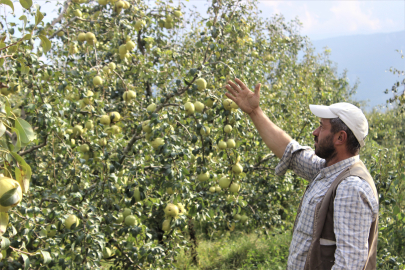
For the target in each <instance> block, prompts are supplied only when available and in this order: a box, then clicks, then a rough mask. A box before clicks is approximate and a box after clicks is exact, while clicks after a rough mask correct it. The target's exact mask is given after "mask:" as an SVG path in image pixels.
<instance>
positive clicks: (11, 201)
mask: <svg viewBox="0 0 405 270" xmlns="http://www.w3.org/2000/svg"><path fill="white" fill-rule="evenodd" d="M17 190H18V187H16V188H13V189H10V190H9V191H7V192H6V193H4V194H3V196H1V198H0V205H1V206H3V207H7V206H12V205H15V204H17V203H18V202H19V201H20V200H21V198H20V195H19V194H18V191H17Z"/></svg>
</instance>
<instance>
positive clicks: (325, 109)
mask: <svg viewBox="0 0 405 270" xmlns="http://www.w3.org/2000/svg"><path fill="white" fill-rule="evenodd" d="M309 109H310V110H311V112H312V113H313V114H315V115H316V116H318V117H320V118H337V117H338V116H337V115H336V114H334V113H333V112H332V111H331V110H330V109H329V106H325V105H312V104H311V105H309Z"/></svg>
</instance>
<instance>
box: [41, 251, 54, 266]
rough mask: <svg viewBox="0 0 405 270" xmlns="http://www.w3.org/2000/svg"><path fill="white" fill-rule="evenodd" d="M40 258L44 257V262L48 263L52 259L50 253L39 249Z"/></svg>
mask: <svg viewBox="0 0 405 270" xmlns="http://www.w3.org/2000/svg"><path fill="white" fill-rule="evenodd" d="M41 254H42V258H43V259H44V264H48V263H50V262H51V261H52V257H51V254H50V253H49V252H48V251H43V250H41Z"/></svg>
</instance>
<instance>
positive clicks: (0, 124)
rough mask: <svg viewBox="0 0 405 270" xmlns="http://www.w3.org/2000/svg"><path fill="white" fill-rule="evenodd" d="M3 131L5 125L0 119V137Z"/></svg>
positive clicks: (4, 131) (4, 130)
mask: <svg viewBox="0 0 405 270" xmlns="http://www.w3.org/2000/svg"><path fill="white" fill-rule="evenodd" d="M4 133H6V126H4V124H3V122H1V121H0V137H1V136H3V135H4Z"/></svg>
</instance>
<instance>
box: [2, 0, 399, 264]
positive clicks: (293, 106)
mask: <svg viewBox="0 0 405 270" xmlns="http://www.w3.org/2000/svg"><path fill="white" fill-rule="evenodd" d="M20 2H21V5H22V6H23V7H24V8H25V15H24V16H22V17H21V18H19V19H20V20H21V21H22V24H23V25H24V27H22V28H21V27H19V26H18V25H16V24H14V23H10V22H8V21H7V20H6V19H5V17H2V21H1V22H2V25H4V26H6V25H7V27H4V28H0V53H1V55H0V57H1V58H0V66H1V67H0V68H1V73H0V87H1V97H0V99H1V111H0V116H1V124H0V136H1V151H0V152H1V153H0V157H1V160H0V161H1V165H0V166H1V168H0V169H1V173H2V176H1V178H0V235H1V250H2V251H1V253H0V254H1V255H0V268H2V269H3V268H4V269H18V268H23V269H66V268H67V269H99V268H100V267H108V269H157V268H160V269H166V268H175V265H174V263H175V262H176V256H177V255H178V254H179V252H180V251H182V250H186V251H187V252H189V254H191V256H192V258H193V261H194V262H195V263H196V264H198V253H197V247H198V239H197V235H196V227H197V226H198V227H199V228H200V229H201V231H203V232H204V233H205V234H207V235H213V236H215V237H221V235H223V234H224V233H225V232H231V233H232V232H234V231H246V232H248V231H260V232H261V233H263V234H268V233H269V232H271V231H272V230H273V229H274V228H281V229H282V230H290V229H291V227H292V223H293V221H294V217H295V214H296V211H297V207H298V204H299V200H300V198H301V196H302V194H303V191H304V190H305V186H306V182H305V180H303V179H301V178H299V177H298V176H296V175H295V174H294V173H292V172H288V173H287V174H286V175H285V176H283V177H276V176H275V175H274V168H275V166H276V165H277V163H278V159H277V158H276V157H275V156H274V155H273V154H272V153H270V151H269V150H268V148H267V147H266V145H265V144H264V143H263V142H262V140H261V138H260V136H259V135H258V133H257V132H256V130H255V128H254V126H253V124H252V123H251V122H250V120H249V118H248V116H247V115H244V114H243V113H242V112H241V111H240V110H239V109H238V107H237V105H236V104H235V103H234V102H232V101H231V100H230V99H227V98H226V96H225V91H226V89H225V88H224V86H225V85H226V84H227V81H228V80H230V79H233V78H235V77H237V78H240V79H241V80H243V81H245V82H246V83H247V84H248V85H249V87H251V88H252V87H253V85H254V84H255V83H257V82H261V83H262V90H261V107H262V108H263V110H264V111H265V113H266V114H267V115H268V116H269V117H270V118H271V119H272V120H273V121H274V122H275V123H276V124H277V125H279V126H280V127H281V128H283V129H284V130H286V131H287V132H288V133H289V134H290V135H291V136H292V137H293V138H294V139H296V140H297V141H299V142H300V143H303V144H307V145H310V146H312V144H313V137H312V130H313V129H314V128H315V126H316V125H317V122H318V120H317V118H316V117H314V116H313V115H312V114H311V113H310V111H309V109H308V105H309V104H324V105H329V104H332V103H335V102H342V101H348V100H350V97H351V94H352V93H353V91H354V89H353V88H351V86H350V85H349V83H348V81H347V79H346V76H345V74H341V75H339V74H338V73H337V71H336V69H335V67H334V64H333V63H332V62H331V61H330V60H328V55H327V54H323V55H315V54H314V52H313V48H312V47H311V43H310V41H309V40H308V39H307V38H306V37H304V36H301V35H300V33H299V30H300V23H299V22H298V21H291V22H286V21H285V20H284V19H283V17H281V16H275V17H272V18H270V19H263V18H262V17H261V16H259V12H260V11H259V10H257V8H256V5H255V3H254V2H244V1H243V2H242V1H234V0H213V1H212V2H209V3H207V10H206V12H205V15H204V16H202V15H200V14H199V13H198V12H197V11H195V10H192V9H191V10H187V9H186V8H185V7H184V6H183V5H182V4H181V3H180V4H174V3H171V2H164V1H156V2H155V3H153V4H151V3H150V2H143V1H123V0H119V1H114V0H111V1H109V0H98V2H95V1H90V2H87V1H82V0H73V1H71V2H69V1H68V2H66V3H65V4H64V6H63V7H61V8H60V10H59V16H58V18H57V19H56V20H54V21H53V22H52V24H45V23H44V22H43V18H44V14H43V13H41V11H40V9H39V6H37V5H33V4H32V2H31V1H27V0H24V1H23V0H20ZM0 3H1V6H4V8H5V9H6V10H7V11H8V12H10V14H11V12H12V11H13V10H14V6H13V3H12V2H11V1H9V0H1V2H0ZM10 16H11V15H10ZM398 113H400V112H398ZM378 115H379V114H378V113H375V114H373V115H372V116H370V117H371V118H372V119H371V120H370V122H372V121H374V119H376V121H380V122H381V121H383V122H384V121H385V119H384V117H382V116H381V117H378ZM380 115H381V114H380ZM381 119H383V120H381ZM399 119H402V118H400V117H397V118H396V119H395V120H393V121H400V120H399ZM376 123H377V122H376ZM392 125H393V126H394V127H395V126H398V125H399V124H398V123H392ZM383 131H384V129H381V125H378V124H376V125H375V126H372V125H371V128H370V136H369V137H370V138H369V139H368V144H367V145H368V146H367V147H366V149H365V151H364V153H363V155H364V156H363V157H364V158H365V162H366V165H367V166H369V167H371V172H372V173H373V177H374V179H375V181H376V183H377V187H378V188H379V192H380V193H381V194H383V196H384V198H380V200H381V202H384V201H386V200H389V202H388V203H386V204H385V203H382V204H383V206H382V208H383V210H384V209H385V211H383V212H382V215H386V216H384V218H382V219H380V220H381V221H380V228H385V229H382V230H381V233H382V235H381V236H380V239H381V245H380V243H379V263H380V264H381V265H387V263H388V261H390V262H391V263H392V264H394V265H397V266H398V265H400V264H401V263H403V262H402V261H400V260H399V259H400V256H401V255H400V254H403V253H404V251H401V250H400V249H399V251H398V248H396V249H395V251H394V250H391V249H390V248H391V247H390V245H388V243H389V242H390V239H392V238H390V237H392V235H393V233H394V235H398V237H399V236H400V235H403V234H404V227H403V225H402V226H400V225H399V223H395V224H393V222H392V219H393V218H396V219H397V220H398V222H402V224H403V221H402V220H403V219H402V218H401V217H402V216H401V214H403V208H401V205H400V204H399V205H397V204H395V203H394V202H393V200H394V201H395V199H394V198H397V197H396V196H402V195H400V190H401V188H403V184H401V183H400V182H398V183H397V184H396V186H394V185H391V182H392V183H395V180H394V178H395V177H396V176H397V175H398V176H399V175H402V179H403V177H404V174H403V169H402V168H403V166H401V164H402V165H403V160H402V155H401V158H398V159H392V160H391V161H389V160H388V158H387V156H386V155H387V152H386V150H385V147H388V146H386V145H385V144H384V143H386V142H385V141H384V140H383V141H378V142H377V139H381V137H384V136H388V135H386V134H383V133H381V132H383ZM376 136H377V137H376ZM401 136H403V137H404V134H402V135H401ZM394 137H395V136H394ZM395 138H397V139H398V137H395ZM390 143H394V141H393V140H391V141H390ZM395 147H396V148H395V149H398V151H397V150H396V151H395V153H394V154H391V157H397V155H398V156H399V155H400V152H399V151H400V149H403V145H400V144H399V143H398V145H396V146H395ZM400 147H402V148H400ZM392 149H393V148H392ZM393 160H394V161H393ZM384 162H385V163H387V164H388V165H385V163H384ZM377 175H378V176H377ZM387 177H388V178H387ZM389 177H391V178H389ZM387 179H388V180H389V183H390V184H386V183H388V182H387V181H388V180H387ZM398 181H399V178H398ZM390 188H393V189H392V190H390ZM402 201H403V197H400V198H399V197H398V198H397V200H396V202H402ZM392 209H393V211H392ZM392 213H394V214H395V217H394V216H393V214H392ZM398 215H399V216H398ZM393 226H396V227H395V228H393ZM384 230H385V231H384ZM388 231H390V233H387V234H385V232H388ZM269 241H270V240H269ZM396 241H397V242H398V247H399V246H401V241H402V240H400V239H397V240H396ZM269 243H270V242H269ZM384 249H385V250H384ZM380 250H381V252H380ZM394 252H399V253H398V254H397V255H395V253H394ZM400 252H402V253H400ZM395 256H398V261H396V260H397V259H395ZM402 258H403V257H402ZM392 260H394V262H392ZM389 269H392V268H389Z"/></svg>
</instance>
